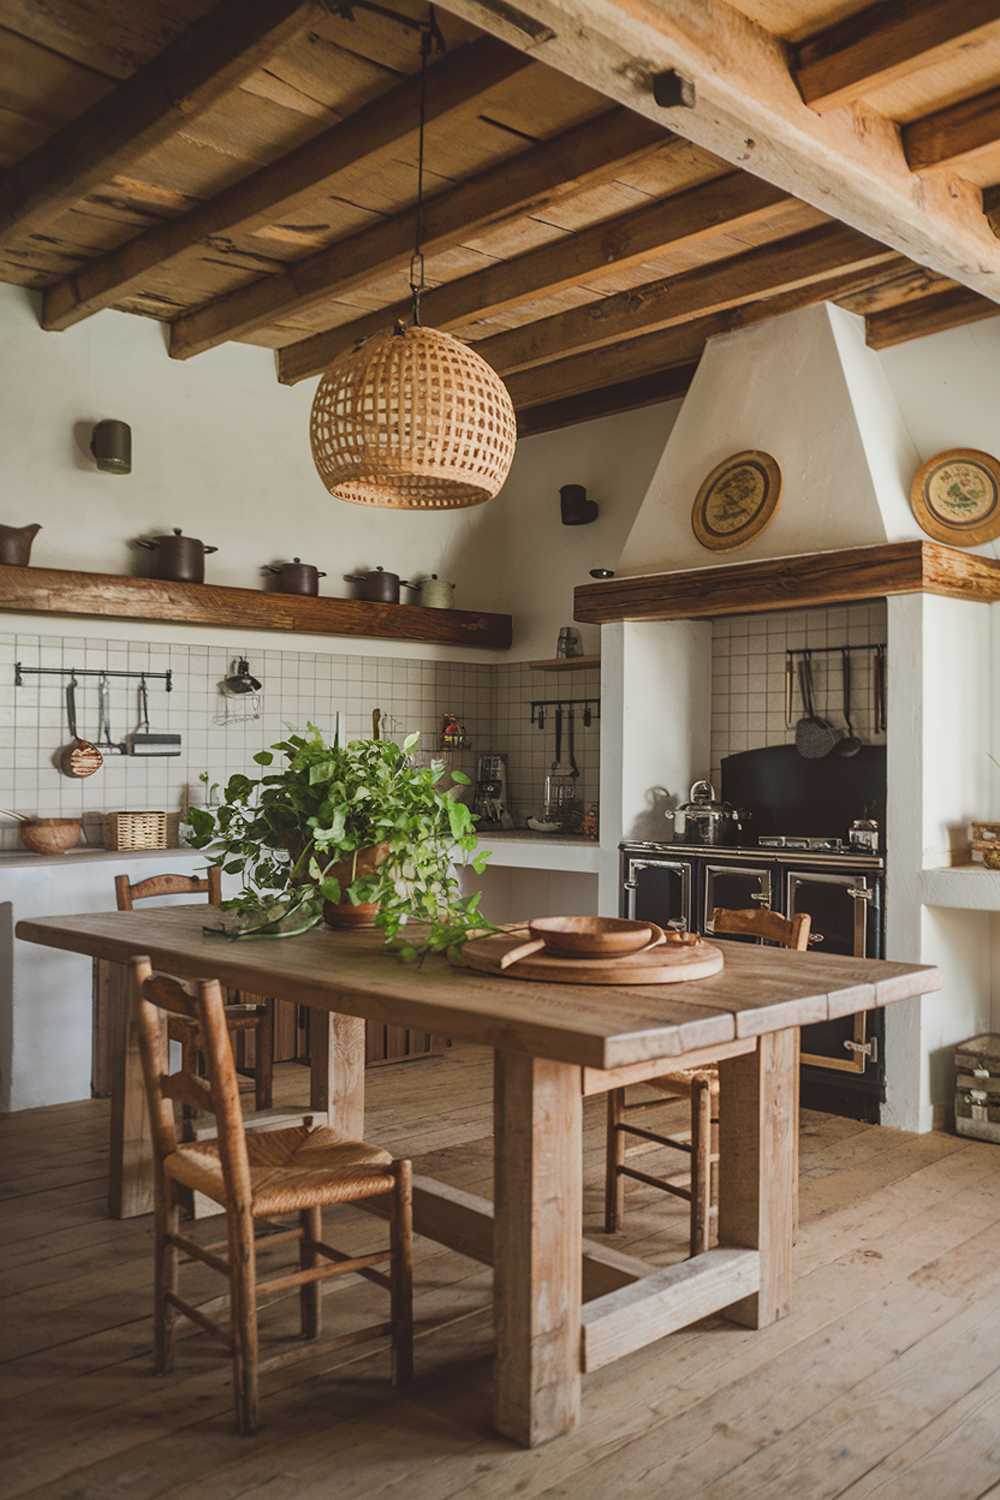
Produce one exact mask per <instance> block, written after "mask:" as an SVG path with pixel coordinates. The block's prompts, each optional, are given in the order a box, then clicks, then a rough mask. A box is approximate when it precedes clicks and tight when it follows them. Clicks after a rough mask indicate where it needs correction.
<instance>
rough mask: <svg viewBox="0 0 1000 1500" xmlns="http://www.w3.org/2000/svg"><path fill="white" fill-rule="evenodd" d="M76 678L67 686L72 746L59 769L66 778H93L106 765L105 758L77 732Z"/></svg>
mask: <svg viewBox="0 0 1000 1500" xmlns="http://www.w3.org/2000/svg"><path fill="white" fill-rule="evenodd" d="M76 685H77V684H76V678H75V677H71V678H70V680H69V682H68V684H67V686H66V722H67V724H68V725H69V732H70V734H71V735H72V736H73V741H72V744H69V745H67V746H66V748H65V750H63V752H62V754H61V755H60V757H59V769H60V770H61V771H62V772H63V774H64V775H66V776H77V777H83V776H93V774H94V772H95V771H99V770H100V769H101V767H102V766H103V764H104V756H103V755H102V754H101V752H100V750H98V748H97V746H96V745H92V744H91V742H90V740H82V739H81V738H80V736H79V734H77V730H76Z"/></svg>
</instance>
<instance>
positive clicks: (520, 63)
mask: <svg viewBox="0 0 1000 1500" xmlns="http://www.w3.org/2000/svg"><path fill="white" fill-rule="evenodd" d="M528 62H529V59H526V58H525V57H523V56H518V55H517V54H516V53H514V52H513V51H512V50H511V49H510V48H509V47H505V46H503V45H502V44H501V43H498V42H495V41H494V40H493V39H492V38H490V37H485V38H483V39H482V40H481V41H476V42H471V43H469V44H468V45H467V46H465V47H462V48H460V49H459V50H458V51H456V52H454V53H451V54H449V55H448V56H446V57H445V58H443V59H442V60H441V61H440V62H438V63H435V65H434V67H433V68H432V69H430V71H429V73H428V86H427V118H428V120H439V119H441V118H442V116H444V115H446V114H449V113H451V112H452V111H454V110H457V109H461V108H463V107H464V106H466V105H468V103H469V101H470V100H471V99H474V98H476V96H477V95H479V94H481V93H483V92H484V91H485V90H487V89H489V88H492V87H493V86H494V85H496V84H498V83H502V82H503V81H504V79H506V78H510V77H511V76H512V75H513V74H515V73H517V72H520V71H523V69H524V68H525V67H526V66H527V64H528ZM419 112H420V81H419V79H418V78H407V79H405V80H404V81H403V82H402V83H400V84H398V85H397V86H396V87H395V88H394V89H392V90H391V91H390V92H389V93H387V94H381V95H379V96H378V97H377V98H375V99H372V100H371V101H370V102H369V103H368V104H366V105H364V107H363V108H361V109H359V110H358V111H357V112H356V113H355V114H353V115H350V116H349V117H348V118H347V119H346V120H343V121H341V122H340V123H339V124H337V125H333V126H331V127H330V129H329V130H325V131H323V133H322V134H321V135H318V136H314V137H313V139H312V140H310V141H307V142H306V143H305V144H304V145H302V146H300V147H299V148H298V149H297V150H295V151H292V152H290V153H289V155H287V156H283V157H281V158H279V160H277V161H274V162H270V163H268V165H267V166H265V167H261V168H260V169H259V171H257V172H254V173H252V174H251V175H250V176H249V177H245V178H243V179H242V180H241V181H240V182H237V183H234V185H233V186H232V187H231V188H227V189H226V191H225V192H223V193H219V194H218V195H217V196H216V197H215V198H210V199H209V200H208V201H207V202H206V203H202V204H200V205H199V207H198V208H195V209H192V210H191V212H190V213H188V214H185V215H184V216H183V218H180V219H174V220H171V221H170V222H169V223H166V224H160V225H157V226H156V228H155V229H149V230H147V231H146V233H145V234H141V235H139V236H138V237H137V238H136V239H134V240H129V241H128V242H127V244H125V245H122V246H121V248H120V249H118V250H114V251H112V252H111V254H109V255H105V256H103V257H102V258H101V259H100V260H95V261H91V262H90V263H89V264H87V265H85V266H81V268H80V269H79V270H78V271H75V272H74V273H73V274H72V276H68V277H66V278H65V280H63V281H58V282H56V283H55V284H54V285H53V286H51V287H49V289H48V290H47V291H46V293H45V297H44V301H43V307H42V326H43V327H44V328H49V329H63V328H70V327H72V325H73V324H74V323H78V322H79V321H80V320H81V319H82V318H86V317H89V316H90V314H91V313H95V312H97V311H98V310H99V309H100V308H102V307H110V306H112V305H113V304H114V303H116V302H120V301H121V300H122V298H124V297H127V296H130V295H131V294H132V293H134V292H135V291H137V290H139V289H140V288H141V286H142V282H143V278H144V277H145V276H147V275H148V274H149V272H150V271H151V270H152V269H153V267H154V266H159V265H163V264H164V262H166V261H169V260H172V259H174V258H175V257H176V256H178V255H182V254H183V253H184V252H185V251H186V250H190V249H191V247H192V246H194V245H197V244H199V243H200V242H201V241H202V240H204V239H207V238H208V236H209V235H213V234H221V233H223V232H224V231H226V230H229V229H233V228H235V227H237V226H239V227H240V228H241V229H243V230H244V231H250V230H252V229H254V228H257V227H259V226H261V225H264V224H268V223H270V222H272V221H273V220H275V219H276V218H279V217H280V216H281V215H283V214H288V213H292V212H294V211H295V210H296V209H298V208H299V207H301V206H302V205H304V204H306V203H308V202H309V201H310V200H315V199H317V198H320V197H322V195H323V192H324V189H325V187H326V186H327V184H328V183H330V182H331V181H332V179H333V178H335V177H336V176H337V174H338V173H339V172H342V171H344V169H345V168H346V167H350V166H356V165H357V163H358V162H359V161H362V160H364V159H365V158H366V157H369V156H373V155H374V154H375V153H376V152H379V151H382V150H384V149H385V148H386V147H387V146H391V145H393V143H394V142H396V141H399V140H401V139H402V138H403V137H405V136H407V135H409V133H410V132H411V131H412V130H414V129H415V128H416V126H417V124H418V122H419Z"/></svg>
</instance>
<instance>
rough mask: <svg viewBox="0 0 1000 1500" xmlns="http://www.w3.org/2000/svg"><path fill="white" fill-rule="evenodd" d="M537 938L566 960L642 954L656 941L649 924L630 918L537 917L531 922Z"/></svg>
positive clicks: (548, 950)
mask: <svg viewBox="0 0 1000 1500" xmlns="http://www.w3.org/2000/svg"><path fill="white" fill-rule="evenodd" d="M528 930H529V932H530V933H531V936H532V937H533V938H537V939H538V940H539V941H540V942H543V943H544V944H545V947H546V950H547V952H549V953H558V954H559V955H560V957H562V958H616V957H617V956H618V955H619V954H625V953H638V951H639V949H640V948H646V947H648V946H649V944H650V943H651V942H652V941H653V938H654V937H655V935H656V934H655V933H654V931H653V928H652V927H651V926H650V924H649V923H648V922H634V921H632V920H630V919H629V918H628V917H536V918H535V919H534V921H532V922H529V923H528Z"/></svg>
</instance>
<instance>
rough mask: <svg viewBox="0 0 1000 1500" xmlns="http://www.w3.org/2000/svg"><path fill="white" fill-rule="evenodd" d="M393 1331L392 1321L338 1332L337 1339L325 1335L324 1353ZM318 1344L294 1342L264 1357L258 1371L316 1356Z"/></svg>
mask: <svg viewBox="0 0 1000 1500" xmlns="http://www.w3.org/2000/svg"><path fill="white" fill-rule="evenodd" d="M390 1333H392V1324H391V1323H369V1324H368V1326H367V1328H355V1329H354V1330H353V1331H352V1332H351V1333H341V1334H338V1335H337V1337H336V1338H335V1339H328V1338H326V1336H325V1335H324V1338H323V1353H324V1354H326V1353H327V1351H328V1350H330V1349H341V1348H343V1347H344V1346H345V1345H349V1344H366V1343H367V1342H368V1340H369V1339H377V1338H382V1337H384V1336H387V1335H388V1334H390ZM315 1354H316V1345H315V1344H313V1343H306V1344H292V1345H291V1347H289V1348H285V1349H281V1350H279V1351H278V1353H277V1354H272V1355H269V1356H268V1358H267V1359H262V1360H261V1361H260V1364H259V1365H258V1366H257V1369H258V1371H259V1372H260V1373H261V1374H263V1373H264V1371H265V1370H280V1369H281V1367H282V1366H283V1365H291V1364H295V1363H296V1362H297V1361H298V1360H300V1359H308V1358H310V1357H313V1358H314V1357H315Z"/></svg>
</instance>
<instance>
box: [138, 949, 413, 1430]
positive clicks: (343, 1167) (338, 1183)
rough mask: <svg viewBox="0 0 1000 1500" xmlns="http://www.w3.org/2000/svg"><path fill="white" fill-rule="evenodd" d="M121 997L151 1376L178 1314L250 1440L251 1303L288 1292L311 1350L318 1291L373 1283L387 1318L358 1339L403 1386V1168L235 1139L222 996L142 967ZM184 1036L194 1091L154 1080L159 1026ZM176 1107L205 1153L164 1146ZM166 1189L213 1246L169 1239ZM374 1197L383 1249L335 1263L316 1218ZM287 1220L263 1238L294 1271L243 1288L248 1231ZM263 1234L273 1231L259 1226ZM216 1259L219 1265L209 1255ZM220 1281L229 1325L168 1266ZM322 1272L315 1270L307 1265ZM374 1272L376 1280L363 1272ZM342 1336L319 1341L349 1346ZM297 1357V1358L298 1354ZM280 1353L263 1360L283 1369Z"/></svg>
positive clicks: (171, 1208)
mask: <svg viewBox="0 0 1000 1500" xmlns="http://www.w3.org/2000/svg"><path fill="white" fill-rule="evenodd" d="M131 969H132V997H133V1005H134V1007H135V1014H136V1020H137V1025H138V1031H139V1049H140V1055H141V1059H142V1071H143V1079H144V1082H145V1086H146V1095H147V1100H148V1104H149V1116H150V1127H151V1133H152V1138H153V1153H154V1187H155V1202H156V1219H155V1247H154V1256H155V1263H154V1264H155V1271H154V1340H155V1348H154V1357H155V1370H156V1373H157V1374H166V1373H167V1372H168V1371H169V1370H170V1369H171V1367H172V1365H173V1359H174V1342H175V1322H176V1316H177V1314H178V1313H181V1314H183V1315H184V1316H185V1317H187V1318H188V1319H190V1320H191V1321H192V1322H194V1323H196V1324H197V1325H198V1327H200V1328H202V1329H203V1330H204V1331H205V1332H207V1333H209V1334H211V1335H212V1336H213V1337H214V1338H215V1339H217V1340H218V1341H220V1342H221V1343H222V1344H223V1345H224V1346H225V1347H226V1348H227V1349H228V1350H229V1352H230V1355H231V1357H232V1361H233V1390H234V1398H235V1405H236V1425H237V1428H238V1430H239V1431H240V1432H241V1433H246V1434H251V1433H253V1432H255V1431H256V1429H257V1378H258V1372H259V1370H260V1369H261V1368H265V1367H266V1365H267V1364H270V1363H272V1361H270V1360H269V1361H265V1362H264V1364H261V1362H260V1360H259V1357H258V1337H257V1307H258V1299H259V1298H260V1297H262V1296H268V1295H271V1294H274V1293H278V1292H287V1291H289V1290H292V1289H294V1288H296V1287H298V1289H299V1301H300V1311H301V1323H302V1337H303V1339H304V1340H306V1341H310V1340H314V1339H316V1338H318V1337H319V1335H320V1331H321V1303H320V1285H319V1283H320V1282H321V1281H324V1280H326V1279H327V1278H329V1277H331V1276H341V1275H346V1274H350V1273H352V1272H353V1273H357V1274H358V1275H360V1276H362V1277H365V1278H367V1279H368V1280H370V1281H374V1282H375V1283H376V1284H377V1285H379V1286H381V1287H382V1288H383V1289H384V1290H385V1291H387V1292H388V1293H389V1302H390V1310H389V1319H388V1321H387V1322H383V1323H379V1324H377V1325H375V1326H373V1327H371V1328H370V1329H367V1330H364V1332H367V1333H370V1334H372V1335H378V1334H388V1335H389V1336H390V1338H391V1341H392V1356H393V1358H392V1370H393V1382H394V1384H397V1385H402V1384H405V1383H407V1382H408V1381H409V1380H410V1379H411V1377H412V1374H413V1290H412V1243H413V1230H412V1187H411V1170H410V1163H409V1161H393V1159H392V1157H391V1156H390V1154H389V1153H388V1151H383V1150H382V1149H381V1148H380V1147H378V1146H373V1145H369V1144H368V1143H367V1142H365V1141H352V1140H348V1139H346V1138H345V1137H343V1136H341V1135H339V1134H338V1133H337V1131H335V1130H333V1129H331V1128H329V1127H327V1126H322V1127H320V1128H318V1129H312V1128H311V1121H310V1120H307V1121H306V1123H305V1124H304V1125H301V1126H293V1127H291V1128H289V1129H282V1130H258V1131H253V1130H251V1131H249V1132H248V1131H247V1129H246V1127H245V1125H244V1122H243V1114H242V1111H241V1110H240V1102H239V1087H238V1082H237V1077H236V1066H235V1063H234V1060H233V1049H232V1042H231V1039H230V1035H229V1030H228V1027H227V1023H226V1014H225V1004H224V1000H223V991H222V988H221V986H220V984H219V982H218V980H216V979H202V980H198V981H197V982H196V984H195V986H194V992H193V993H192V991H191V990H189V989H187V988H186V987H185V986H184V985H182V984H181V983H180V982H179V981H178V980H176V979H169V978H167V977H166V976H165V975H159V974H157V975H154V974H153V972H152V967H151V964H150V961H149V959H148V958H135V959H133V960H132V963H131ZM172 1016H179V1017H181V1018H182V1019H184V1020H187V1021H191V1022H193V1023H196V1024H197V1026H198V1028H199V1031H200V1033H201V1036H202V1039H203V1043H204V1055H205V1060H206V1064H207V1074H208V1076H207V1078H202V1077H200V1076H199V1075H198V1074H196V1073H193V1072H191V1071H190V1070H189V1069H187V1068H184V1067H183V1066H182V1067H181V1069H180V1070H179V1071H178V1072H176V1073H171V1074H168V1073H167V1071H166V1063H167V1047H166V1035H165V1033H166V1027H165V1025H164V1019H165V1017H172ZM178 1103H181V1104H184V1103H190V1104H193V1105H194V1106H195V1107H196V1108H197V1109H207V1110H211V1111H212V1113H213V1114H214V1115H215V1117H216V1122H217V1125H218V1135H217V1137H216V1139H215V1140H210V1141H192V1142H183V1141H181V1140H179V1138H178V1132H177V1126H176V1121H175V1106H176V1105H177V1104H178ZM179 1188H186V1189H191V1190H193V1191H197V1192H200V1193H206V1194H207V1195H208V1196H209V1197H210V1198H213V1199H214V1200H215V1201H216V1202H217V1203H219V1204H221V1205H222V1207H223V1208H224V1209H225V1214H226V1230H227V1237H226V1241H225V1242H223V1243H220V1244H216V1245H199V1244H196V1243H195V1242H194V1241H193V1240H191V1239H189V1238H188V1237H187V1236H186V1235H183V1234H181V1233H180V1216H179V1206H178V1192H177V1190H178V1189H179ZM383 1195H385V1196H388V1197H389V1199H390V1204H389V1245H388V1247H386V1248H385V1249H383V1250H379V1251H375V1252H372V1253H369V1254H365V1255H354V1256H349V1255H346V1254H344V1253H343V1252H341V1251H339V1250H337V1249H335V1248H334V1247H333V1246H331V1245H329V1244H327V1243H325V1242H324V1240H323V1209H324V1207H329V1206H332V1205H335V1204H341V1203H357V1202H359V1201H361V1200H363V1199H365V1198H374V1197H379V1196H383ZM288 1215H294V1216H296V1217H297V1220H298V1223H297V1226H296V1227H294V1228H290V1229H289V1228H287V1227H285V1226H280V1227H278V1229H277V1232H276V1233H270V1234H268V1235H267V1236H266V1238H265V1241H264V1242H265V1243H266V1244H267V1246H268V1247H270V1246H273V1245H274V1244H276V1243H279V1242H281V1241H291V1242H297V1243H298V1265H297V1267H296V1268H295V1269H291V1270H286V1271H283V1272H279V1274H278V1275H276V1276H272V1277H271V1278H270V1279H269V1280H265V1281H258V1280H257V1259H256V1251H257V1239H256V1236H255V1222H256V1221H261V1220H264V1221H270V1220H273V1219H274V1218H275V1217H283V1216H288ZM267 1227H268V1228H271V1227H273V1226H272V1225H271V1224H268V1225H267ZM220 1252H221V1253H220ZM182 1254H183V1255H184V1256H186V1257H189V1258H190V1259H193V1260H197V1261H200V1262H202V1263H203V1264H204V1265H207V1266H210V1267H211V1268H212V1269H213V1270H215V1271H218V1272H220V1273H221V1274H222V1275H223V1276H225V1277H226V1278H227V1280H228V1282H229V1307H230V1318H229V1326H228V1328H227V1327H223V1326H222V1325H221V1324H219V1323H217V1322H215V1321H214V1320H213V1319H211V1318H209V1317H208V1316H207V1314H206V1313H205V1312H204V1311H203V1310H202V1309H201V1308H199V1307H195V1306H193V1305H192V1304H191V1303H189V1302H186V1301H185V1300H184V1299H183V1298H182V1297H181V1296H180V1294H179V1290H178V1288H179V1272H180V1257H181V1255H182ZM321 1261H322V1262H324V1263H322V1264H321V1263H320V1262H321ZM386 1262H388V1263H389V1266H388V1273H386V1272H385V1271H382V1270H377V1269H376V1267H378V1266H384V1265H385V1263H386ZM359 1336H360V1335H359V1331H358V1330H352V1331H350V1332H348V1333H345V1334H343V1335H342V1336H341V1337H340V1338H339V1339H336V1338H335V1339H333V1340H331V1341H330V1342H329V1346H328V1347H329V1348H331V1349H332V1348H335V1347H336V1346H337V1344H338V1343H356V1342H358V1339H359ZM303 1352H306V1351H305V1350H303ZM287 1357H288V1356H287V1353H285V1354H279V1355H276V1356H275V1359H274V1361H273V1362H283V1361H284V1360H286V1359H287Z"/></svg>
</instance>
